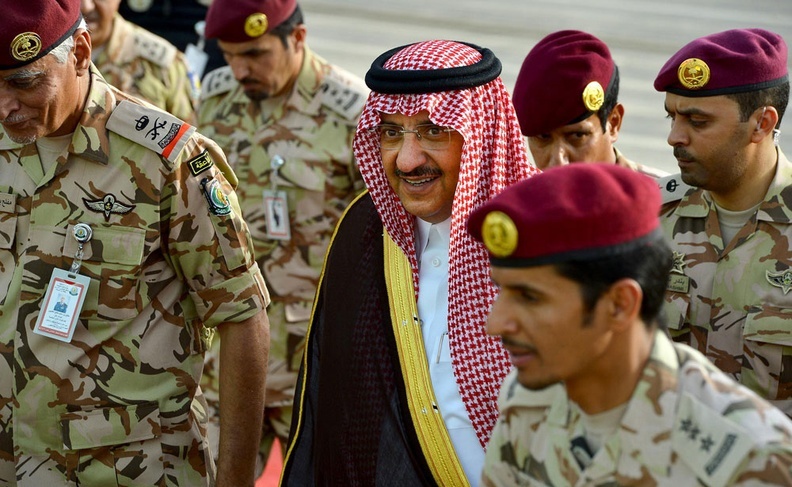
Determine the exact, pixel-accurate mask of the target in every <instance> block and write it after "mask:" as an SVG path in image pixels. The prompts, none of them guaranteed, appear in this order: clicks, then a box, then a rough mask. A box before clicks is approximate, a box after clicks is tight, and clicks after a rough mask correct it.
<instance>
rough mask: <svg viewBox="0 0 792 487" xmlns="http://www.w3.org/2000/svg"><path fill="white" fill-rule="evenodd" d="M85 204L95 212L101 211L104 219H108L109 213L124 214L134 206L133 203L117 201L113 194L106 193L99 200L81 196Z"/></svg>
mask: <svg viewBox="0 0 792 487" xmlns="http://www.w3.org/2000/svg"><path fill="white" fill-rule="evenodd" d="M83 203H85V206H86V207H87V208H88V209H89V210H91V211H94V212H96V213H103V214H104V217H105V221H110V215H113V214H115V215H125V214H127V213H129V212H130V211H132V210H133V209H134V208H135V205H131V206H130V205H125V204H124V203H121V202H119V201H118V200H117V199H116V197H115V195H113V194H112V193H108V194H106V195H105V196H104V198H102V199H100V200H89V199H87V198H83Z"/></svg>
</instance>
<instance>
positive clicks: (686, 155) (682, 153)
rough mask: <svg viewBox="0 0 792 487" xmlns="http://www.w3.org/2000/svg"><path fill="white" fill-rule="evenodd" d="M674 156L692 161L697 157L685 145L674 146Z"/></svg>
mask: <svg viewBox="0 0 792 487" xmlns="http://www.w3.org/2000/svg"><path fill="white" fill-rule="evenodd" d="M674 157H676V158H677V159H685V160H687V161H692V160H694V159H695V158H694V157H693V155H692V154H691V153H690V152H688V151H687V150H686V149H685V148H684V147H674Z"/></svg>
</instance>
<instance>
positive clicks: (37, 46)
mask: <svg viewBox="0 0 792 487" xmlns="http://www.w3.org/2000/svg"><path fill="white" fill-rule="evenodd" d="M39 52H41V37H39V35H38V34H36V33H35V32H23V33H21V34H19V35H18V36H16V37H14V40H13V41H11V55H12V56H14V59H16V60H17V61H29V60H30V59H33V58H34V57H36V56H38V53H39Z"/></svg>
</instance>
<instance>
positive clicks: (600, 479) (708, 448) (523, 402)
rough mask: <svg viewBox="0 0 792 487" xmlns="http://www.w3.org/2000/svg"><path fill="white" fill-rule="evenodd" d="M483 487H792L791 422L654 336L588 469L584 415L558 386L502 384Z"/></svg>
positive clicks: (691, 354)
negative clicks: (576, 451)
mask: <svg viewBox="0 0 792 487" xmlns="http://www.w3.org/2000/svg"><path fill="white" fill-rule="evenodd" d="M498 407H499V410H500V417H499V419H498V422H497V424H496V425H495V428H494V430H493V433H492V439H491V440H490V442H489V445H488V446H487V457H486V461H485V465H484V475H483V480H482V484H481V485H483V486H488V487H490V486H503V487H506V486H528V485H531V486H538V485H543V486H544V485H547V486H554V487H562V486H573V485H574V486H583V485H586V486H594V485H598V486H604V485H608V486H617V485H619V486H638V485H640V486H673V487H681V486H694V485H696V486H698V485H704V486H719V487H720V486H725V485H790V482H792V472H791V471H790V469H791V468H792V421H790V419H789V418H787V417H786V416H785V415H784V414H783V413H782V412H781V411H779V410H778V409H775V408H773V407H772V406H771V405H770V404H769V403H767V402H766V401H764V400H762V399H761V398H759V397H758V396H756V394H754V393H753V392H751V391H750V390H748V389H746V388H745V387H742V386H740V385H739V384H736V383H735V382H734V381H732V380H731V379H730V378H729V377H728V376H727V375H726V374H723V373H722V372H721V371H719V370H718V369H716V368H715V367H714V366H713V365H712V364H711V363H710V362H709V361H708V360H707V359H706V358H705V357H704V356H702V355H701V354H700V353H698V352H697V351H695V350H693V349H691V348H690V347H687V346H685V345H682V344H675V343H673V342H671V341H670V340H669V339H668V338H667V337H666V335H665V334H664V333H662V332H659V331H658V332H655V340H654V346H653V348H652V352H651V356H650V358H649V361H648V362H647V364H646V366H645V368H644V370H643V374H642V377H641V378H640V380H639V382H638V384H637V386H636V388H635V390H634V392H633V395H632V397H631V398H630V400H629V402H628V404H627V409H626V410H625V412H624V416H623V417H622V418H621V421H620V424H619V427H618V431H617V432H616V433H615V434H613V435H612V436H610V437H608V438H606V439H605V440H604V442H603V444H602V447H601V448H600V450H599V451H598V452H596V453H595V455H594V457H593V458H592V459H591V463H590V464H589V465H588V466H587V467H586V468H585V469H582V468H581V467H580V464H579V463H578V461H577V460H576V457H575V456H574V455H573V453H572V440H573V438H576V437H577V436H579V435H581V434H582V424H581V418H580V413H579V412H577V411H579V410H578V409H577V408H574V407H571V405H570V402H569V400H568V398H567V396H566V393H565V391H564V389H563V387H562V386H561V385H556V386H552V387H550V388H549V389H545V390H543V391H530V390H528V389H526V388H524V387H522V386H521V385H520V384H519V382H517V376H516V372H512V373H511V374H510V375H509V376H508V377H507V378H506V380H505V381H504V384H503V387H502V388H501V395H500V398H499V405H498Z"/></svg>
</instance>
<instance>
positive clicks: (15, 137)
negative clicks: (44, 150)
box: [5, 130, 38, 145]
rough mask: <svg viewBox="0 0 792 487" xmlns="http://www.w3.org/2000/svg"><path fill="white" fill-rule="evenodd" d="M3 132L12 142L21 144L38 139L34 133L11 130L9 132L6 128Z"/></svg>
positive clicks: (30, 142)
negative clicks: (16, 132)
mask: <svg viewBox="0 0 792 487" xmlns="http://www.w3.org/2000/svg"><path fill="white" fill-rule="evenodd" d="M5 134H6V135H7V136H8V138H9V139H11V140H12V141H13V142H15V143H17V144H22V145H28V144H32V143H34V142H35V141H36V140H38V136H37V135H36V134H15V133H13V132H9V131H8V130H6V131H5Z"/></svg>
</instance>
